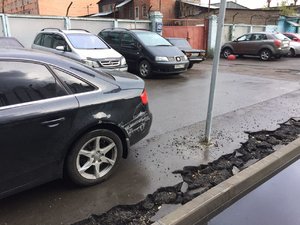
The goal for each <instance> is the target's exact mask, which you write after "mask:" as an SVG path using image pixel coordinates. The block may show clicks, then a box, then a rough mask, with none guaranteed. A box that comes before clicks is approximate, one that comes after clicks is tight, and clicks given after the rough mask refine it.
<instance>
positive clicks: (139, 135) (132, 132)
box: [124, 111, 152, 145]
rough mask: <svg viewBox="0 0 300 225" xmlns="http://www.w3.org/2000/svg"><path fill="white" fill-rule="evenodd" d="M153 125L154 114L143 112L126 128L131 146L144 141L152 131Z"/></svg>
mask: <svg viewBox="0 0 300 225" xmlns="http://www.w3.org/2000/svg"><path fill="white" fill-rule="evenodd" d="M151 124H152V113H150V112H149V111H145V112H141V113H140V114H139V115H138V116H137V117H136V118H134V119H133V120H132V121H130V122H129V123H128V124H126V125H125V126H124V129H125V130H126V133H127V136H128V139H129V142H128V144H129V145H134V144H135V143H137V142H138V141H140V140H141V139H143V138H144V137H145V136H147V134H148V133H149V131H150V127H151Z"/></svg>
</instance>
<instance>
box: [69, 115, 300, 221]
mask: <svg viewBox="0 0 300 225" xmlns="http://www.w3.org/2000/svg"><path fill="white" fill-rule="evenodd" d="M299 134H300V122H299V120H296V119H290V120H289V121H287V122H285V123H283V124H281V125H280V127H279V128H278V129H277V130H275V131H265V130H264V131H259V132H254V133H248V141H247V142H245V143H242V146H241V147H240V148H239V149H236V150H234V152H233V153H231V154H227V155H223V156H221V157H220V158H219V159H217V160H215V161H213V162H211V163H208V164H205V165H200V166H187V167H184V168H183V169H182V170H178V171H174V172H173V173H174V174H180V175H181V176H182V179H183V182H181V183H179V184H177V185H174V186H171V187H163V188H160V189H158V190H157V191H155V192H154V193H153V194H149V195H148V196H147V197H146V199H144V200H143V201H141V202H139V203H137V204H135V205H119V206H115V207H113V208H112V209H110V210H109V211H108V212H106V213H104V214H102V215H92V216H90V217H89V218H88V219H85V220H82V221H80V222H77V223H75V224H73V225H116V224H118V225H148V224H149V225H150V224H152V223H153V222H154V221H151V218H152V217H153V216H155V214H156V213H157V212H158V211H159V210H160V209H161V207H162V205H170V204H185V203H187V202H189V201H191V200H192V199H193V198H195V197H197V196H199V195H200V194H202V193H204V192H205V191H207V190H208V189H210V188H212V187H214V186H216V185H218V184H219V183H221V182H222V181H224V180H226V179H228V178H229V177H231V176H233V175H234V174H236V173H238V172H239V171H241V170H243V169H245V168H247V167H248V166H250V165H252V164H253V163H255V162H257V161H258V160H260V159H262V158H264V157H266V156H268V155H269V154H271V153H273V152H274V151H275V150H276V146H280V145H286V144H288V143H290V142H292V141H294V140H296V139H297V138H298V136H299Z"/></svg>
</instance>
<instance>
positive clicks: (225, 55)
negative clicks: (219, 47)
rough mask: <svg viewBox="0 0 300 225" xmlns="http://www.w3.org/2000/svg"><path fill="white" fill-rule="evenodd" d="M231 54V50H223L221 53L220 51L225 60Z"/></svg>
mask: <svg viewBox="0 0 300 225" xmlns="http://www.w3.org/2000/svg"><path fill="white" fill-rule="evenodd" d="M231 54H232V50H231V48H224V49H223V51H222V56H223V57H224V58H225V59H227V57H228V56H229V55H231Z"/></svg>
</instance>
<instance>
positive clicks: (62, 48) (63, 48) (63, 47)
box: [55, 46, 67, 52]
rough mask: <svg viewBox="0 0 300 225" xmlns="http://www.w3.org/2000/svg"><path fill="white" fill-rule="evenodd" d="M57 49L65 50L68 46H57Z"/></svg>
mask: <svg viewBox="0 0 300 225" xmlns="http://www.w3.org/2000/svg"><path fill="white" fill-rule="evenodd" d="M55 49H56V50H58V51H62V52H65V51H66V50H67V48H66V47H65V46H56V48H55Z"/></svg>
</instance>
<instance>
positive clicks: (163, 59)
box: [155, 56, 169, 62]
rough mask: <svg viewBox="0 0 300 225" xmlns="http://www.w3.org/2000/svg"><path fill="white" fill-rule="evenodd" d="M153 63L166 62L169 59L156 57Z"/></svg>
mask: <svg viewBox="0 0 300 225" xmlns="http://www.w3.org/2000/svg"><path fill="white" fill-rule="evenodd" d="M155 61H156V62H168V61H169V59H168V57H165V56H156V57H155Z"/></svg>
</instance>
